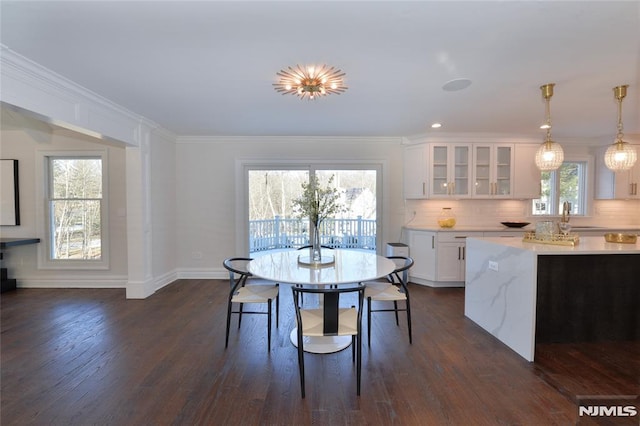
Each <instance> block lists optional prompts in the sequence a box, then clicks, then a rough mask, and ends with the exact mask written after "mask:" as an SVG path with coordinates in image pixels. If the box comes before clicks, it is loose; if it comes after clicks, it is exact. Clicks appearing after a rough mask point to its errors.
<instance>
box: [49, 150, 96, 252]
mask: <svg viewBox="0 0 640 426" xmlns="http://www.w3.org/2000/svg"><path fill="white" fill-rule="evenodd" d="M49 165H50V168H49V170H50V174H51V175H50V182H51V188H50V196H49V207H50V216H49V217H50V221H51V224H50V229H51V231H52V232H51V238H52V241H51V258H52V259H54V260H61V259H77V260H100V259H101V258H102V236H101V232H102V224H101V210H102V160H101V159H100V158H59V157H51V158H50V161H49Z"/></svg>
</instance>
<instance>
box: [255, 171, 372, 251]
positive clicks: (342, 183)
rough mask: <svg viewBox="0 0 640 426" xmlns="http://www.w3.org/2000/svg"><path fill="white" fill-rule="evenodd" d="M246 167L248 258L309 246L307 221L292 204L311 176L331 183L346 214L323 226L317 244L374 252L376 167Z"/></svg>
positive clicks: (328, 220) (340, 214)
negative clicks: (258, 253) (296, 211)
mask: <svg viewBox="0 0 640 426" xmlns="http://www.w3.org/2000/svg"><path fill="white" fill-rule="evenodd" d="M245 169H246V175H245V176H246V197H247V202H246V205H247V209H248V215H247V218H248V223H247V224H246V225H247V230H248V231H247V236H248V248H249V250H248V251H249V253H250V254H251V253H256V252H263V251H268V250H284V249H291V248H297V247H300V246H303V245H307V244H309V237H310V235H309V222H308V220H307V219H306V218H300V217H297V216H296V215H295V213H294V212H293V209H292V200H294V199H295V198H297V197H299V196H300V195H301V193H302V183H303V182H304V183H306V182H308V181H309V178H310V176H313V175H315V176H317V178H318V180H319V182H320V184H321V185H322V186H325V185H327V183H328V182H329V181H330V180H331V182H332V185H333V186H335V187H336V189H337V190H338V191H339V193H340V194H341V202H342V205H343V206H344V207H345V209H344V212H342V213H339V214H337V215H336V217H334V218H330V219H327V220H326V221H324V222H323V224H322V226H321V228H320V231H321V235H322V241H321V243H322V244H323V245H327V246H330V247H335V248H352V249H363V250H372V251H375V250H376V247H377V245H378V243H377V234H378V232H377V229H378V219H379V218H378V211H379V206H378V200H379V195H378V191H379V188H380V182H379V180H380V170H379V167H377V166H375V165H374V166H371V165H354V164H349V165H340V166H339V167H336V166H335V165H331V166H321V165H309V164H306V165H305V166H301V167H298V166H296V165H287V166H286V167H283V166H281V165H274V166H265V165H260V166H246V167H245ZM332 177H333V179H331V178H332Z"/></svg>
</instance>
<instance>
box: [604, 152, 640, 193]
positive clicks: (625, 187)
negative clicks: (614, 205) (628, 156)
mask: <svg viewBox="0 0 640 426" xmlns="http://www.w3.org/2000/svg"><path fill="white" fill-rule="evenodd" d="M636 150H637V151H640V146H636ZM605 167H606V166H605ZM638 183H640V161H637V160H636V164H635V165H634V166H633V167H632V168H631V170H629V171H626V172H618V173H615V198H618V199H640V190H638V186H640V185H638Z"/></svg>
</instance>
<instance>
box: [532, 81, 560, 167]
mask: <svg viewBox="0 0 640 426" xmlns="http://www.w3.org/2000/svg"><path fill="white" fill-rule="evenodd" d="M553 86H555V84H554V83H549V84H545V85H543V86H540V90H541V91H542V97H543V98H544V101H545V115H546V117H545V122H544V124H543V125H542V126H540V128H541V129H546V130H547V137H546V139H545V141H544V142H543V143H542V145H540V148H538V151H537V152H536V166H538V168H539V169H540V170H542V171H544V172H546V171H551V170H556V169H557V168H559V167H560V166H561V165H562V162H563V161H564V151H563V150H562V146H561V145H560V144H559V143H557V142H554V141H552V140H551V109H550V106H549V100H550V99H551V97H552V96H553Z"/></svg>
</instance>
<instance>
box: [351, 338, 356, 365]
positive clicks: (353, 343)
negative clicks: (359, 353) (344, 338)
mask: <svg viewBox="0 0 640 426" xmlns="http://www.w3.org/2000/svg"><path fill="white" fill-rule="evenodd" d="M351 362H356V336H351Z"/></svg>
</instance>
